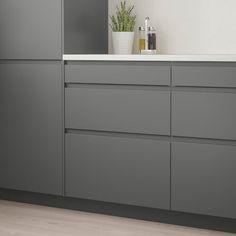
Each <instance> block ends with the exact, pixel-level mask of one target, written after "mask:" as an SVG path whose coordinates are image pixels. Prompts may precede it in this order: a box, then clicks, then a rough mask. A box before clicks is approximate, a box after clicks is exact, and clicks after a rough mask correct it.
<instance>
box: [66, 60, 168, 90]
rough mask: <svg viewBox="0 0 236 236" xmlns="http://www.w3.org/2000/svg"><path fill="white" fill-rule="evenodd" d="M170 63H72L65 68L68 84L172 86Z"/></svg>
mask: <svg viewBox="0 0 236 236" xmlns="http://www.w3.org/2000/svg"><path fill="white" fill-rule="evenodd" d="M170 72H171V68H170V63H161V62H158V63H156V62H70V63H69V64H68V65H66V66H65V78H66V82H67V83H88V84H126V85H127V84H130V85H161V86H169V85H170Z"/></svg>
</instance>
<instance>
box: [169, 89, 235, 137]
mask: <svg viewBox="0 0 236 236" xmlns="http://www.w3.org/2000/svg"><path fill="white" fill-rule="evenodd" d="M172 98H173V103H172V104H173V106H172V107H173V112H172V114H173V118H172V124H173V126H172V127H173V135H174V136H187V137H198V138H213V139H229V140H236V94H235V93H223V92H222V93H219V92H217V93H214V92H212V93H210V92H208V93H206V92H173V96H172Z"/></svg>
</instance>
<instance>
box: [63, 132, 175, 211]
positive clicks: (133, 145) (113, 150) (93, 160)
mask: <svg viewBox="0 0 236 236" xmlns="http://www.w3.org/2000/svg"><path fill="white" fill-rule="evenodd" d="M65 147H66V159H65V163H66V165H65V166H66V169H65V178H66V179H65V180H66V181H65V186H66V196H67V197H76V198H81V199H91V200H98V201H105V202H113V203H121V204H129V205H137V206H144V207H151V208H160V209H169V207H170V144H169V142H168V141H160V140H157V139H154V138H153V139H150V138H143V137H142V138H140V137H139V136H136V137H134V136H132V135H131V136H129V135H118V136H115V135H102V134H99V133H96V132H93V133H76V134H70V133H68V134H66V146H65Z"/></svg>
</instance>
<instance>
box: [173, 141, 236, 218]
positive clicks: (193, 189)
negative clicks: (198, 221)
mask: <svg viewBox="0 0 236 236" xmlns="http://www.w3.org/2000/svg"><path fill="white" fill-rule="evenodd" d="M172 158H173V159H172V197H171V199H172V210H175V211H184V212H190V213H197V214H206V215H212V216H220V217H228V218H236V183H235V179H236V146H224V145H209V144H194V143H173V146H172Z"/></svg>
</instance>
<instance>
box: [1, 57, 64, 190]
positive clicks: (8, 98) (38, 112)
mask: <svg viewBox="0 0 236 236" xmlns="http://www.w3.org/2000/svg"><path fill="white" fill-rule="evenodd" d="M61 103H62V81H61V62H59V61H55V62H54V61H52V62H45V61H19V62H18V61H17V62H15V61H11V62H5V61H3V62H0V104H1V105H0V107H1V112H0V130H1V131H0V147H1V148H0V187H1V188H10V189H17V190H24V191H31V192H39V193H48V194H62V145H63V142H62V132H63V130H62V105H61Z"/></svg>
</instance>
